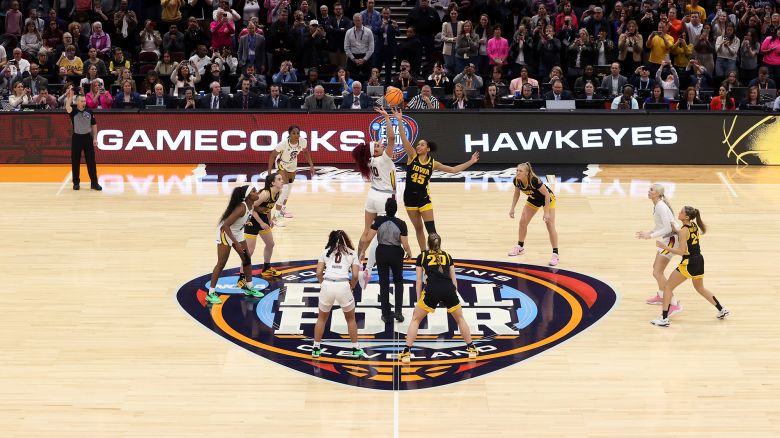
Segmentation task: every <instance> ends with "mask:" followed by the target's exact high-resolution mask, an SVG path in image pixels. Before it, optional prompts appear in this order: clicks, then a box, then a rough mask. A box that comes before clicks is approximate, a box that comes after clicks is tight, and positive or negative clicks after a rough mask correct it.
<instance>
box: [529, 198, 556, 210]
mask: <svg viewBox="0 0 780 438" xmlns="http://www.w3.org/2000/svg"><path fill="white" fill-rule="evenodd" d="M525 203H526V205H528V206H530V207H532V208H533V209H534V210H538V209H540V208H542V207H544V199H539V200H536V199H531V198H528V199H527V200H526V201H525ZM550 208H555V196H553V197H552V198H550Z"/></svg>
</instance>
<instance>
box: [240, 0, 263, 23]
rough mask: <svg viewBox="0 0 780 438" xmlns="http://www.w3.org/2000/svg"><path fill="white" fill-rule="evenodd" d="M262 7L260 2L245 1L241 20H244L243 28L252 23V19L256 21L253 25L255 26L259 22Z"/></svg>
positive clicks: (256, 0)
mask: <svg viewBox="0 0 780 438" xmlns="http://www.w3.org/2000/svg"><path fill="white" fill-rule="evenodd" d="M261 8H262V7H261V6H260V2H259V1H258V0H246V2H245V3H244V10H243V13H242V18H243V19H244V26H248V25H249V23H250V22H251V21H252V19H255V20H257V21H256V22H255V24H257V23H258V22H259V20H260V9H261Z"/></svg>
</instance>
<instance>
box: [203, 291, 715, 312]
mask: <svg viewBox="0 0 780 438" xmlns="http://www.w3.org/2000/svg"><path fill="white" fill-rule="evenodd" d="M216 291H217V290H216V289H215V288H213V287H210V288H209V293H210V294H214V293H216ZM718 310H720V309H718Z"/></svg>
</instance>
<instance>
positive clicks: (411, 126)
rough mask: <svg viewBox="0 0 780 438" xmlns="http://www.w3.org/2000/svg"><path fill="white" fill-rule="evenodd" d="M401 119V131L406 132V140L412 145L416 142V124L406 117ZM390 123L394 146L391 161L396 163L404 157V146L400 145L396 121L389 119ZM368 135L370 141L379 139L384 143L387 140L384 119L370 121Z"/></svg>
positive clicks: (393, 118) (417, 130)
mask: <svg viewBox="0 0 780 438" xmlns="http://www.w3.org/2000/svg"><path fill="white" fill-rule="evenodd" d="M403 118H404V126H403V129H404V130H405V131H406V138H408V139H409V142H410V143H411V144H414V142H415V140H417V134H418V133H419V129H418V127H417V122H415V121H414V119H412V118H411V117H408V116H403ZM390 123H391V124H392V128H393V132H395V144H394V145H393V161H395V162H396V163H397V162H399V161H401V160H402V159H403V158H404V157H405V156H406V152H404V145H403V143H401V135H400V134H399V132H398V129H399V127H398V119H396V118H395V117H390ZM368 133H369V136H371V140H373V141H380V139H381V140H382V142H383V143H384V142H385V141H386V138H387V123H385V118H384V117H382V116H379V117H376V118H375V119H374V120H372V121H371V123H370V124H369V126H368ZM385 146H387V145H385Z"/></svg>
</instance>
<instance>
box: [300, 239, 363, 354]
mask: <svg viewBox="0 0 780 438" xmlns="http://www.w3.org/2000/svg"><path fill="white" fill-rule="evenodd" d="M359 267H360V260H358V258H357V253H356V252H355V248H354V247H353V246H352V242H351V241H350V240H349V237H348V236H347V233H345V232H344V231H343V230H336V231H331V232H330V235H329V236H328V244H327V245H326V246H325V251H323V252H322V255H320V258H319V260H317V280H319V282H320V298H319V304H318V307H319V310H320V313H319V315H318V316H317V324H316V325H315V326H314V347H313V348H312V351H311V355H312V357H314V358H318V357H320V355H321V354H322V348H321V347H320V342H321V341H322V334H323V333H324V332H325V324H327V322H328V318H330V309H331V308H332V307H333V304H334V303H335V304H338V305H339V306H340V307H341V310H343V311H344V319H346V320H347V331H348V332H349V339H350V340H351V341H352V357H354V358H361V357H364V356H365V353H364V352H363V350H362V349H361V348H360V347H359V346H358V343H357V322H356V321H355V297H354V296H353V295H352V289H354V288H355V284H357V276H358V268H359ZM350 274H352V278H351V279H350Z"/></svg>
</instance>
